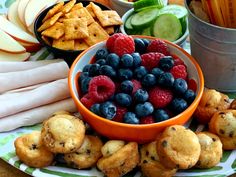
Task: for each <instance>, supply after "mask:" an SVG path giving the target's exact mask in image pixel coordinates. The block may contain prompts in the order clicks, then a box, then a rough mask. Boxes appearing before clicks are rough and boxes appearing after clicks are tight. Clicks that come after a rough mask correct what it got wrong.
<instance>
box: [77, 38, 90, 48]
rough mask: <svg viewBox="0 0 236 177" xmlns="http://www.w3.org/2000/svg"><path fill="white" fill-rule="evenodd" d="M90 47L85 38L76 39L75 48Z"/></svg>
mask: <svg viewBox="0 0 236 177" xmlns="http://www.w3.org/2000/svg"><path fill="white" fill-rule="evenodd" d="M87 48H89V45H88V44H87V43H86V42H85V41H84V40H83V39H76V40H75V50H85V49H87Z"/></svg>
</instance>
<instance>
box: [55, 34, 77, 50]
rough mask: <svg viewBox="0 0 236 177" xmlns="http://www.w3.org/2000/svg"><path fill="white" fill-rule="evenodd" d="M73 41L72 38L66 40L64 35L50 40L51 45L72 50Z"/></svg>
mask: <svg viewBox="0 0 236 177" xmlns="http://www.w3.org/2000/svg"><path fill="white" fill-rule="evenodd" d="M74 45H75V41H74V40H66V39H65V37H64V36H63V37H61V38H59V39H54V40H53V41H52V46H53V47H55V48H58V49H62V50H74Z"/></svg>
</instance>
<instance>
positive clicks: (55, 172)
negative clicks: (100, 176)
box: [40, 168, 97, 177]
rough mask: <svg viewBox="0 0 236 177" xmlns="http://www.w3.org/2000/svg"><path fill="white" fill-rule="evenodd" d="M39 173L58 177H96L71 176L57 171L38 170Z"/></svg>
mask: <svg viewBox="0 0 236 177" xmlns="http://www.w3.org/2000/svg"><path fill="white" fill-rule="evenodd" d="M40 171H41V172H43V173H47V174H51V175H57V176H60V177H68V176H69V177H97V176H83V175H76V174H72V173H64V172H59V171H52V170H48V169H45V168H43V169H40Z"/></svg>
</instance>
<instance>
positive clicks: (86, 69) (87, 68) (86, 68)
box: [82, 64, 92, 72]
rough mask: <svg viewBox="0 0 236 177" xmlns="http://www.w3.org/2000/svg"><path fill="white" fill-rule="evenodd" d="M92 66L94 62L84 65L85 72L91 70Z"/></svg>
mask: <svg viewBox="0 0 236 177" xmlns="http://www.w3.org/2000/svg"><path fill="white" fill-rule="evenodd" d="M91 66H92V64H87V65H85V66H84V67H83V70H82V71H83V72H88V71H89V68H90V67H91Z"/></svg>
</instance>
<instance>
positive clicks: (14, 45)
mask: <svg viewBox="0 0 236 177" xmlns="http://www.w3.org/2000/svg"><path fill="white" fill-rule="evenodd" d="M0 51H4V52H7V53H25V52H26V50H25V48H24V47H23V46H22V45H20V44H19V43H18V42H17V41H16V40H15V39H13V38H12V37H11V36H10V35H8V34H7V33H5V32H4V31H2V30H0Z"/></svg>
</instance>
